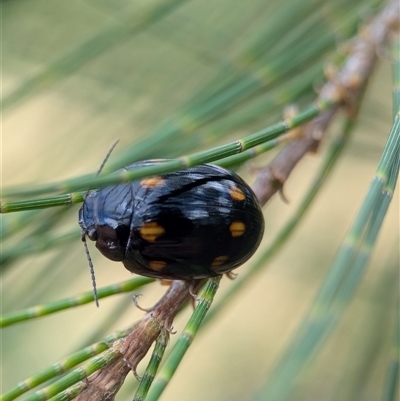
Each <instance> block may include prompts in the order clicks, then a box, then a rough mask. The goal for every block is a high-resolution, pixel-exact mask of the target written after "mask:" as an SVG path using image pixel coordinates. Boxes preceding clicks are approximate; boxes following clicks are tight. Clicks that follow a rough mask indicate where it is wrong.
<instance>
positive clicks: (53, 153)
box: [2, 0, 399, 401]
mask: <svg viewBox="0 0 400 401" xmlns="http://www.w3.org/2000/svg"><path fill="white" fill-rule="evenodd" d="M153 4H154V5H156V4H157V3H156V2H154V1H153V2H149V3H148V5H147V6H148V7H150V6H151V5H153ZM319 6H321V4H319ZM135 7H137V8H138V9H141V8H145V7H144V5H140V4H135V5H130V2H129V1H122V0H121V1H117V2H116V1H114V2H107V1H93V0H87V1H68V2H63V1H52V2H46V1H37V0H33V1H24V0H15V1H8V2H3V3H2V19H3V20H2V25H3V28H2V29H3V40H2V52H3V68H2V83H3V100H4V103H5V107H4V110H3V117H2V185H3V186H4V187H6V186H9V185H16V184H21V185H22V184H25V183H36V182H52V181H60V180H62V179H65V178H70V177H74V176H77V175H80V174H85V173H89V172H95V171H96V170H97V168H98V167H99V165H100V164H101V162H102V160H103V158H104V156H105V154H106V153H107V151H108V149H109V147H110V146H111V144H112V142H113V141H114V140H115V139H116V138H119V139H120V144H119V145H118V147H117V149H116V151H115V152H114V153H113V155H112V156H111V160H110V162H112V161H113V160H116V159H117V158H118V155H119V152H121V151H122V150H124V149H125V148H127V147H129V146H130V145H132V144H134V143H136V142H139V141H140V140H141V139H143V138H144V137H146V136H147V135H148V133H149V132H153V131H154V130H155V128H156V127H157V126H159V125H160V124H161V122H163V121H164V120H165V119H167V118H168V117H170V116H171V115H172V114H175V112H176V110H178V109H181V108H182V107H183V106H185V104H186V103H187V102H188V100H189V99H191V98H192V97H193V95H194V94H195V93H197V92H198V91H199V90H200V89H201V88H202V87H203V84H205V83H206V82H208V81H209V79H210V77H212V76H213V71H214V70H215V68H217V66H219V65H220V63H221V62H222V63H223V61H224V60H229V59H230V57H233V56H234V54H235V52H236V51H237V49H238V48H240V47H241V46H244V44H245V43H246V40H248V38H249V37H252V36H254V35H256V32H257V29H259V27H262V26H263V24H268V21H269V18H271V17H270V15H273V12H274V11H276V7H278V4H277V3H275V2H269V3H267V4H265V2H263V1H256V0H252V1H250V2H246V4H244V3H243V2H241V1H236V0H233V1H232V0H231V1H221V2H218V3H215V2H212V1H186V2H181V4H179V5H176V9H174V10H173V11H171V13H170V14H169V15H166V16H165V17H163V18H161V19H160V20H158V21H156V22H154V23H153V24H150V26H148V27H146V28H140V29H139V28H138V30H137V32H135V33H134V34H132V33H129V34H125V33H124V29H122V28H118V27H119V26H120V25H123V22H122V20H123V19H124V18H125V17H126V18H128V16H129V18H132V20H133V19H134V18H138V16H137V14H136V12H135ZM316 7H317V4H316ZM360 9H361V10H362V9H363V7H362V3H361V2H360ZM116 27H117V28H116ZM107 30H109V31H107ZM107 32H108V33H107ZM100 33H102V34H104V35H105V36H106V37H107V38H108V39H110V42H111V44H110V45H108V46H107V48H106V49H105V50H104V51H102V52H99V54H98V55H97V56H95V57H89V56H88V55H89V54H90V52H91V51H93V50H94V49H95V48H96V45H97V44H98V43H99V42H101V43H102V44H104V42H106V41H104V40H103V39H96V40H93V42H90V46H88V47H85V48H83V49H82V50H81V51H82V53H81V54H80V53H79V55H78V56H77V59H76V60H75V59H71V60H70V59H69V58H68V57H66V58H64V56H63V55H66V54H69V53H70V52H72V51H76V49H77V47H79V45H80V44H82V43H84V42H88V41H89V40H92V39H91V38H93V37H95V36H96V37H101V35H100ZM113 35H114V36H113ZM74 54H75V53H74ZM60 59H63V60H70V61H71V64H69V63H64V64H63V67H62V68H61V67H57V65H56V64H54V63H55V60H60ZM52 63H53V64H52ZM79 63H80V65H79V66H77V67H76V69H74V71H73V72H71V74H66V75H64V72H65V69H68V68H71V69H73V68H74V67H73V66H74V65H77V64H79ZM59 68H61V70H59ZM63 69H64V70H63ZM43 71H46V72H45V73H43V75H42V80H41V81H40V82H38V83H36V84H35V85H37V87H36V86H35V87H34V90H31V92H29V91H27V93H26V95H25V94H24V93H22V95H20V97H19V98H17V100H15V101H14V100H13V99H12V100H10V102H9V103H6V102H7V99H9V97H10V96H11V95H12V94H14V93H15V92H16V91H17V89H18V88H19V87H20V86H21V85H23V83H24V82H26V81H27V80H28V79H29V77H33V76H38V75H40V74H42V72H43ZM60 71H64V72H62V73H60ZM28 87H29V85H28ZM40 88H43V90H41V89H40ZM391 90H392V81H391V72H390V63H389V62H388V60H382V61H381V62H380V65H379V68H378V69H377V71H376V72H375V74H374V76H373V78H372V81H371V84H370V87H369V88H368V91H367V94H366V98H365V103H364V105H363V108H362V111H361V115H360V118H359V121H358V124H357V129H356V131H355V132H354V135H353V137H352V139H351V142H350V144H349V146H348V147H347V149H346V150H345V152H344V155H343V157H342V158H341V159H340V161H339V163H338V165H337V167H336V169H335V171H334V173H333V175H332V176H331V177H330V178H329V180H328V181H327V183H326V185H325V186H324V187H323V189H322V191H321V193H320V194H319V196H318V197H317V200H316V202H315V203H314V205H313V206H312V207H311V210H310V212H309V213H308V215H307V216H306V218H305V220H304V221H303V222H302V224H301V225H300V226H299V227H298V229H297V230H296V232H295V234H294V235H293V237H292V238H291V240H290V241H289V243H288V244H287V245H286V246H285V247H284V249H283V250H282V251H281V252H280V254H279V255H278V256H277V257H276V258H274V259H273V261H272V263H270V265H269V268H268V269H265V270H264V271H263V273H261V274H260V275H259V276H258V277H257V279H256V280H254V281H253V282H251V283H250V284H249V285H248V286H247V287H246V288H245V290H244V291H242V292H241V293H240V294H239V296H238V297H236V298H235V300H234V301H233V302H232V303H231V304H230V305H229V307H228V308H226V309H225V310H224V311H223V313H222V314H221V315H220V316H219V318H218V319H217V320H216V321H214V322H213V324H212V325H210V326H209V327H207V329H206V330H205V331H204V332H202V333H201V334H200V335H199V336H198V338H196V340H195V342H194V344H193V345H192V347H191V348H190V350H189V352H188V354H187V355H186V357H185V359H184V361H183V363H182V364H181V365H180V367H179V369H178V371H177V374H176V376H175V378H174V380H173V381H172V383H171V384H170V385H169V387H168V388H167V390H166V392H165V394H164V395H163V397H162V399H163V400H181V399H190V400H191V401H200V400H218V401H223V400H246V399H249V398H250V396H251V395H252V394H254V392H255V391H256V390H257V389H258V388H260V387H261V384H262V383H263V382H264V380H265V377H267V376H268V372H269V371H271V369H272V368H273V366H274V363H275V362H276V361H277V360H278V359H279V356H280V355H281V353H282V351H283V350H284V349H285V346H286V345H287V344H288V342H289V340H290V339H291V338H292V336H293V334H294V331H295V329H296V327H297V326H298V324H299V322H301V320H302V317H303V314H304V312H305V311H306V310H307V307H308V305H309V303H310V301H311V300H312V299H313V297H314V296H315V293H316V291H317V289H318V288H319V286H320V284H321V281H322V280H323V278H324V276H325V274H326V272H327V269H328V268H329V264H330V262H331V261H332V258H333V256H334V254H335V252H336V250H337V249H338V247H339V245H340V242H341V240H342V239H343V237H344V235H345V233H346V230H347V229H348V228H349V226H350V224H351V222H352V220H353V218H354V216H355V214H356V212H357V210H358V208H359V205H360V203H361V202H362V200H363V197H364V196H365V194H366V191H367V188H368V185H369V182H370V180H371V178H372V177H373V174H374V171H375V168H376V166H377V163H378V161H379V158H380V155H381V153H382V150H383V147H384V145H385V142H386V139H387V137H388V134H389V131H390V128H391V123H392V106H391ZM285 105H286V103H285V102H284V101H283V102H282V104H281V105H280V104H277V110H276V112H275V114H274V113H272V114H269V115H266V116H265V117H260V118H259V119H256V120H254V121H251V122H250V123H249V124H247V125H246V126H240V128H238V129H237V130H232V131H231V132H230V133H229V135H230V136H229V137H228V138H229V139H228V138H218V136H215V137H207V138H203V139H201V140H199V139H197V137H194V138H193V145H192V148H190V147H189V148H187V149H191V150H190V152H193V151H198V150H200V149H206V148H210V147H212V146H215V144H218V143H225V142H228V140H230V138H241V137H244V136H246V135H248V134H250V133H253V132H255V131H256V130H258V129H260V128H263V127H265V126H267V125H269V124H271V123H272V122H275V121H278V120H279V118H280V117H279V114H280V111H279V110H283V107H284V106H285ZM338 127H339V124H337V125H335V126H334V127H333V129H332V130H331V135H332V136H334V135H335V129H338ZM184 141H186V143H190V141H191V137H187V138H186V139H185V140H184ZM184 141H183V142H184ZM180 146H184V145H182V144H181V143H180V141H175V142H172V143H166V144H163V145H162V148H161V149H157V148H152V145H151V144H150V145H149V149H147V150H146V151H143V155H144V156H143V158H147V157H149V155H151V156H152V157H153V156H154V157H171V156H178V155H180V154H183V153H190V152H189V150H186V148H185V149H184V150H182V151H181V148H180ZM152 149H155V151H154V152H153V153H154V154H153V153H152ZM164 149H165V152H164V151H163V150H164ZM325 149H326V146H325V145H324V146H323V147H322V148H321V149H320V151H319V152H318V153H317V154H310V155H308V156H307V157H306V158H305V159H304V160H303V161H302V162H301V163H300V165H299V166H298V168H297V169H296V170H295V172H294V174H293V175H292V176H291V178H290V179H289V181H288V183H287V185H286V187H285V193H286V195H287V197H288V198H289V199H290V203H289V204H284V203H283V202H282V201H281V200H280V199H279V198H278V197H276V198H275V199H273V200H272V201H271V202H270V203H269V204H268V205H267V207H266V208H265V221H266V232H265V237H264V245H265V244H268V243H269V242H270V241H271V240H272V238H274V235H275V234H276V233H277V231H278V229H279V228H280V227H281V226H282V224H283V223H284V221H285V219H286V218H288V217H289V216H290V215H291V214H292V213H293V211H294V210H295V207H296V205H297V203H298V202H299V201H300V199H301V196H302V194H304V192H305V190H306V188H307V186H308V184H309V182H311V180H312V177H313V174H314V172H315V170H316V168H317V167H318V166H319V164H320V161H321V158H322V156H323V154H324V151H325ZM270 158H271V156H270V155H268V154H267V155H266V156H263V157H261V158H259V159H256V160H254V161H252V162H251V163H249V164H247V165H246V166H244V167H242V169H241V170H239V173H240V174H241V175H243V176H244V177H246V179H248V181H249V182H250V183H251V182H252V180H253V179H254V175H253V173H252V169H253V167H259V166H262V165H264V164H265V163H266V162H267V161H268V160H269V159H270ZM72 209H73V210H71V212H70V213H68V214H67V215H66V216H65V218H64V219H63V220H62V222H60V224H59V225H58V226H57V227H56V228H55V229H53V230H52V232H55V233H58V232H59V233H63V232H65V231H67V230H69V229H71V228H75V227H76V231H77V236H76V241H74V242H73V243H71V244H66V245H62V246H58V247H57V248H55V249H52V250H51V251H47V252H42V253H38V254H32V255H31V256H24V257H21V258H18V259H16V260H15V262H14V263H13V264H12V265H11V266H8V268H7V270H5V271H4V274H3V277H2V309H3V312H9V311H12V310H18V309H22V308H24V307H26V306H32V305H36V304H39V303H44V302H51V301H54V300H56V299H62V298H64V297H67V296H73V295H75V294H78V293H80V292H83V291H88V290H90V289H91V281H90V277H89V273H88V268H87V262H86V256H85V254H84V250H83V248H82V245H81V243H80V241H79V230H78V225H77V211H78V209H79V205H78V206H73V207H72ZM7 217H8V216H7ZM7 245H8V243H7V242H5V246H7ZM89 246H90V247H91V253H92V258H93V262H94V265H95V269H96V277H97V282H98V285H99V286H106V285H109V284H111V283H113V282H120V281H123V280H125V279H127V278H128V277H129V272H128V271H126V270H125V269H124V268H123V266H122V265H121V264H116V263H114V262H111V261H109V260H106V259H105V258H104V257H102V256H101V255H100V254H99V253H98V252H97V250H96V249H95V248H94V245H93V244H89ZM398 251H399V198H398V191H397V192H396V194H395V198H394V200H393V203H392V205H391V207H390V210H389V214H388V216H387V218H386V220H385V223H384V226H383V228H382V232H381V234H380V237H379V241H378V244H377V247H376V249H375V251H374V254H373V259H372V261H371V263H370V265H369V269H368V272H367V274H366V276H365V278H364V280H363V282H362V284H361V286H360V287H359V289H358V291H357V295H356V297H355V299H354V300H353V302H352V303H351V305H350V307H349V308H348V310H347V312H346V313H345V314H344V315H343V316H342V319H341V321H340V323H339V325H338V326H337V327H336V329H335V331H334V332H333V334H332V336H331V337H330V339H329V340H328V341H327V342H326V343H325V346H324V349H323V350H322V351H321V352H320V353H319V354H318V357H317V358H316V359H315V360H314V363H313V364H311V365H310V368H309V370H307V371H306V372H304V376H302V379H301V382H300V385H299V387H298V390H297V392H296V394H295V395H293V398H290V399H293V400H296V401H301V400H308V401H309V400H322V399H323V400H339V399H340V400H350V399H352V400H356V399H357V400H377V399H380V396H381V394H382V388H383V385H384V381H385V372H386V368H387V363H388V358H389V354H390V348H391V345H392V340H393V336H394V324H395V315H396V293H397V292H398V291H397V290H398V263H399V260H398V258H399V253H398ZM245 269H246V266H243V267H241V268H240V269H239V270H238V271H237V272H238V273H239V275H240V272H241V271H244V270H245ZM230 284H231V283H230V281H229V280H228V279H227V278H224V279H223V281H222V286H221V289H220V294H217V299H218V296H220V295H221V294H222V293H223V291H224V289H226V288H227V287H229V285H230ZM164 291H165V288H164V287H162V286H160V285H158V284H153V285H151V286H150V287H149V288H148V289H146V290H143V291H140V292H143V294H144V295H143V297H141V299H140V303H141V305H142V306H144V307H146V306H150V305H152V304H153V303H154V302H155V301H156V300H157V299H158V298H159V297H160V296H161V295H162V293H163V292H164ZM127 304H129V305H128V306H127ZM119 309H121V313H120V317H119V318H117V319H116V318H115V316H118V312H116V310H119ZM189 314H190V310H186V311H185V312H184V313H183V314H182V316H180V317H179V318H178V319H177V321H176V322H175V324H174V326H175V329H176V330H177V331H178V333H179V332H180V331H181V330H182V328H183V327H184V324H185V322H186V321H187V319H188V317H189ZM142 315H143V313H142V312H141V311H139V310H138V309H137V308H135V306H134V305H133V304H132V302H131V296H130V295H129V294H123V295H119V296H115V297H112V298H108V299H105V300H101V302H100V309H96V308H95V306H94V305H93V304H90V305H87V306H84V307H79V308H75V309H72V310H68V311H64V312H61V313H58V314H55V315H51V316H49V317H45V318H41V319H36V320H33V321H29V322H24V323H21V324H18V325H15V326H14V327H8V328H5V329H3V330H2V387H3V390H4V391H5V390H8V389H9V388H10V387H11V386H12V385H15V384H16V382H17V381H19V380H22V379H24V378H26V377H28V376H30V375H32V374H34V373H36V372H38V371H39V370H41V369H43V368H45V367H47V366H49V365H50V364H52V363H54V362H56V361H57V360H59V359H61V358H63V357H64V356H66V355H68V354H69V353H71V352H73V351H75V350H76V349H79V348H80V347H82V346H83V345H86V344H87V343H90V342H93V341H95V340H97V339H99V338H101V336H102V335H104V333H110V332H112V331H113V330H114V329H116V328H120V327H123V326H125V325H127V324H129V323H131V322H132V321H135V320H137V319H140V317H141V316H142ZM101 327H103V329H102V330H101ZM97 330H99V334H97ZM101 333H103V334H101ZM177 336H178V335H176V336H175V337H177ZM92 337H93V338H92ZM175 340H176V339H175V338H172V342H174V341H175ZM142 365H143V364H142ZM143 368H144V366H140V369H142V370H143ZM140 369H139V370H140ZM134 381H135V379H134V378H133V376H128V378H127V381H126V383H125V386H124V388H123V390H122V391H121V393H120V394H119V396H118V398H117V399H118V400H127V399H132V397H133V392H132V384H133V383H134ZM355 394H358V397H357V398H354V395H355Z"/></svg>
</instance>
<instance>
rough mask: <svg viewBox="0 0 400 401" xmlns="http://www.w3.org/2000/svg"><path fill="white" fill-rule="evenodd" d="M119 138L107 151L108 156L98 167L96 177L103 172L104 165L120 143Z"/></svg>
mask: <svg viewBox="0 0 400 401" xmlns="http://www.w3.org/2000/svg"><path fill="white" fill-rule="evenodd" d="M118 142H119V139H117V140H116V141H115V142H114V143H113V144H112V145H111V148H110V150H109V151H108V152H107V154H106V157H105V158H104V160H103V163H101V166H100V168H99V169H98V171H97V173H96V177H97V176H98V175H99V174H100V173H101V172H102V170H103V168H104V166H105V165H106V163H107V160H108V159H109V157H110V155H111V153H112V152H113V150H114V149H115V147H116V146H117V145H118Z"/></svg>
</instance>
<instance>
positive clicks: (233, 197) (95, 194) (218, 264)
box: [79, 160, 264, 280]
mask: <svg viewBox="0 0 400 401" xmlns="http://www.w3.org/2000/svg"><path fill="white" fill-rule="evenodd" d="M160 162H162V161H152V160H150V161H145V162H139V163H134V164H132V165H130V166H128V167H126V168H125V169H126V170H131V169H133V168H136V167H139V166H144V165H146V166H147V165H152V164H154V163H160ZM79 225H80V226H81V227H82V230H83V234H84V235H87V236H88V237H89V238H90V239H91V240H93V241H96V246H97V248H98V249H99V250H100V251H101V252H102V254H103V255H104V256H106V257H107V258H109V259H111V260H114V261H122V262H123V264H124V265H125V267H126V268H127V269H128V270H130V271H131V272H133V273H137V274H140V275H143V276H149V277H157V278H166V279H179V280H188V279H194V278H206V277H211V276H215V275H218V274H222V273H226V272H229V271H230V270H232V269H234V268H236V267H238V266H240V265H241V264H243V263H244V262H245V261H246V260H248V259H249V258H250V257H251V256H252V255H253V253H254V252H255V251H256V249H257V247H258V245H259V244H260V241H261V238H262V235H263V232H264V219H263V215H262V212H261V209H260V206H259V204H258V202H257V199H256V197H255V195H254V193H253V191H252V190H251V188H250V187H249V186H248V185H247V184H246V183H245V182H244V181H243V180H242V179H241V178H240V177H239V176H237V175H236V174H234V173H233V172H231V171H228V170H225V169H223V168H221V167H218V166H214V165H211V164H204V165H200V166H196V167H192V168H189V169H186V170H181V171H177V172H174V173H170V174H165V175H163V176H156V177H149V178H144V179H141V180H138V181H134V182H132V183H127V184H125V183H124V184H118V185H113V186H109V187H106V188H103V189H101V190H96V191H91V192H89V194H88V196H87V197H86V200H85V202H84V204H83V206H82V207H81V209H80V211H79Z"/></svg>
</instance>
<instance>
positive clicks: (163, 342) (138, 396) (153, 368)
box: [133, 330, 169, 401]
mask: <svg viewBox="0 0 400 401" xmlns="http://www.w3.org/2000/svg"><path fill="white" fill-rule="evenodd" d="M168 339H169V333H168V331H167V330H162V331H161V333H160V335H159V337H158V338H157V341H156V345H155V347H154V350H153V352H152V354H151V358H150V361H149V364H148V365H147V368H146V370H145V372H144V375H143V377H142V380H141V381H140V385H139V387H138V389H137V390H136V393H135V396H134V397H133V401H143V400H144V399H145V398H146V396H147V393H148V391H149V389H150V386H151V384H152V383H153V380H154V377H155V375H156V374H157V370H158V367H159V366H160V363H161V360H162V358H163V356H164V352H165V349H166V347H167V345H168Z"/></svg>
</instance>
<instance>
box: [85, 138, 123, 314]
mask: <svg viewBox="0 0 400 401" xmlns="http://www.w3.org/2000/svg"><path fill="white" fill-rule="evenodd" d="M118 142H119V139H117V140H116V141H115V142H114V143H113V144H112V146H111V148H110V150H109V151H108V152H107V154H106V157H105V158H104V160H103V162H102V163H101V166H100V168H99V169H98V170H97V173H96V175H95V177H97V176H98V175H99V174H100V173H101V171H102V170H103V168H104V166H105V164H106V163H107V160H108V159H109V157H110V155H111V153H112V151H113V150H114V149H115V147H116V146H117V144H118ZM89 191H90V188H89V189H88V190H87V191H86V194H85V198H86V197H87V196H88V194H89ZM84 202H85V201H84ZM82 242H83V246H84V247H85V253H86V257H87V260H88V264H89V271H90V276H91V277H92V285H93V297H94V300H95V302H96V306H97V307H99V297H98V296H97V287H96V276H95V274H94V267H93V262H92V258H91V257H90V253H89V248H88V246H87V242H86V233H85V232H83V233H82Z"/></svg>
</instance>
